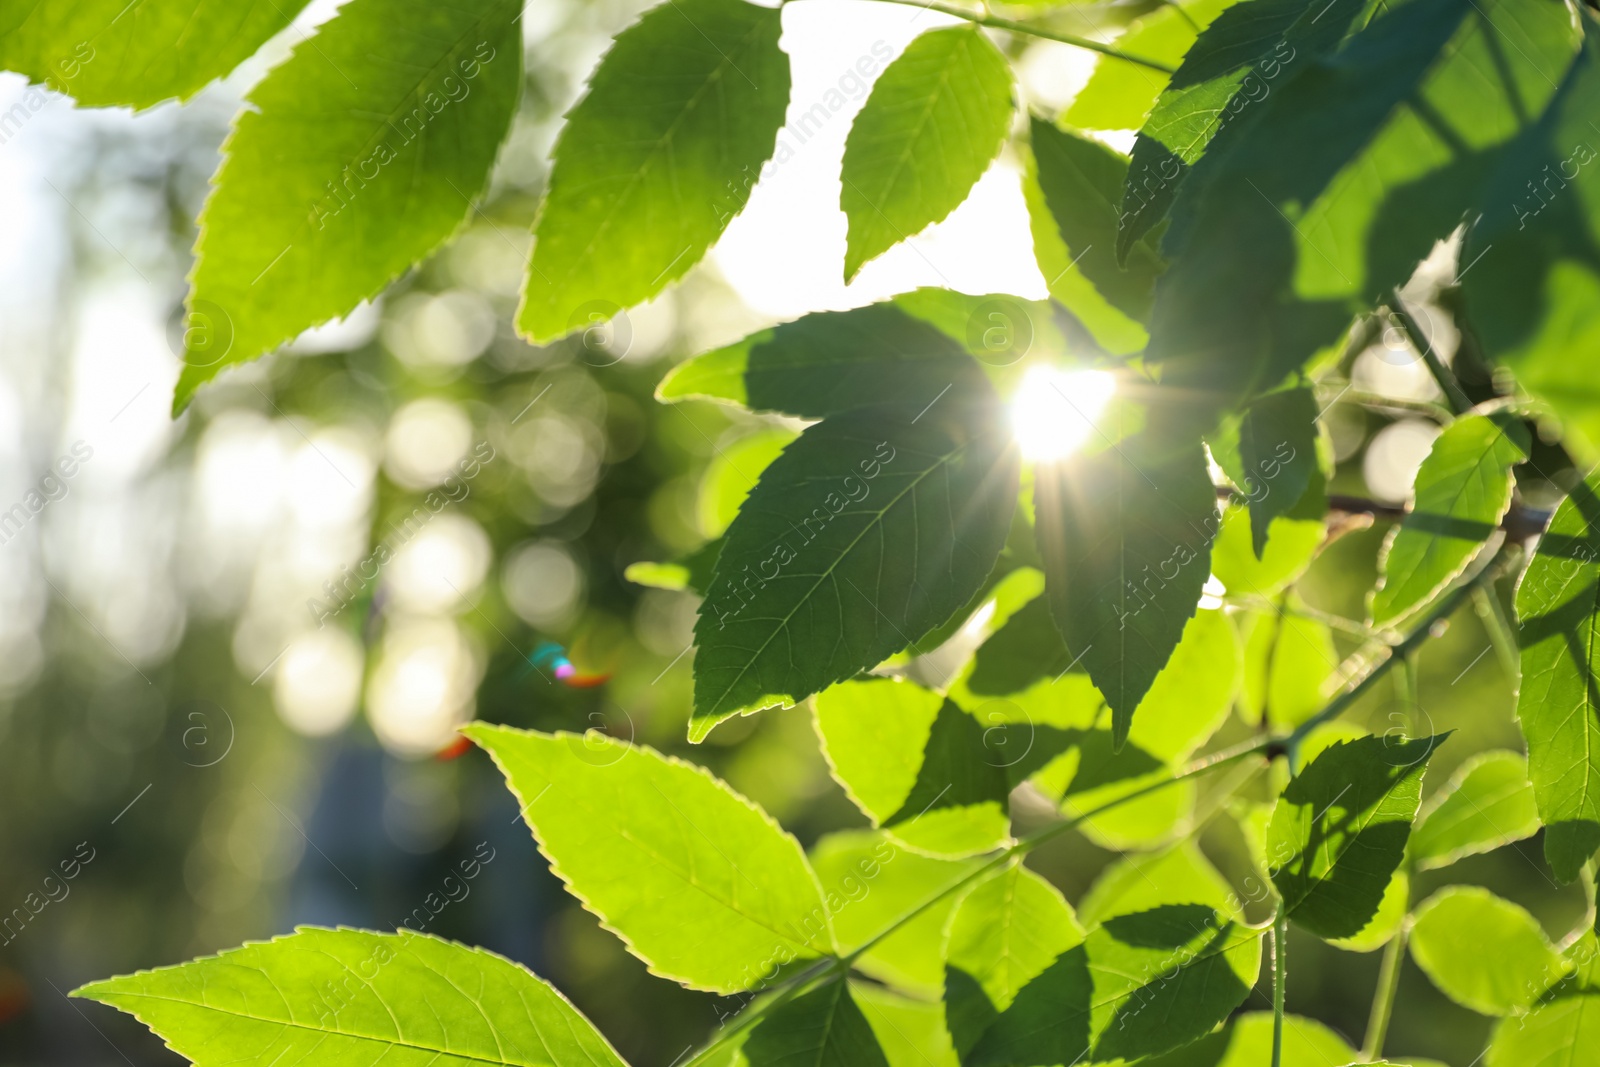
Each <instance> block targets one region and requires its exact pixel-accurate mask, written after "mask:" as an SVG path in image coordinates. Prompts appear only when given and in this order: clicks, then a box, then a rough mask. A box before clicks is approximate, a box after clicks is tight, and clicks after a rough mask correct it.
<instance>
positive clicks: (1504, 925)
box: [1411, 885, 1566, 1015]
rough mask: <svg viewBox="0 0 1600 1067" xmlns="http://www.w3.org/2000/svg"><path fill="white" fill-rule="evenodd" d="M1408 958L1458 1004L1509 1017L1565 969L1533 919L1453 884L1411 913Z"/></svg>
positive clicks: (1474, 890)
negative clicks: (1415, 914) (1412, 920)
mask: <svg viewBox="0 0 1600 1067" xmlns="http://www.w3.org/2000/svg"><path fill="white" fill-rule="evenodd" d="M1411 955H1412V958H1413V959H1415V960H1416V961H1417V966H1418V967H1421V968H1422V970H1423V971H1424V973H1426V974H1427V976H1428V977H1429V979H1431V980H1432V981H1433V984H1434V985H1436V986H1438V987H1439V989H1440V990H1441V991H1442V992H1443V993H1444V994H1445V995H1446V996H1448V997H1449V998H1450V999H1451V1000H1453V1001H1455V1002H1456V1003H1457V1004H1461V1005H1463V1006H1465V1007H1468V1008H1471V1009H1472V1010H1473V1011H1476V1012H1481V1013H1483V1014H1484V1015H1512V1014H1515V1013H1517V1012H1519V1011H1521V1010H1523V1009H1524V1008H1527V1007H1529V1006H1530V1005H1531V1004H1532V1003H1533V1002H1534V999H1535V998H1536V997H1537V996H1538V995H1539V994H1540V993H1541V992H1543V991H1544V990H1545V989H1547V988H1549V986H1550V985H1551V984H1552V983H1553V982H1554V981H1555V980H1556V979H1557V978H1559V977H1560V976H1561V974H1562V972H1563V971H1564V970H1565V969H1566V967H1565V964H1564V963H1563V961H1562V959H1561V955H1560V954H1559V953H1558V952H1556V950H1555V949H1554V948H1553V947H1552V946H1551V944H1550V941H1549V939H1548V938H1546V937H1545V935H1544V931H1543V930H1542V929H1540V927H1539V923H1538V921H1537V920H1535V919H1534V917H1533V916H1532V915H1529V914H1528V913H1527V912H1526V911H1524V910H1523V909H1521V908H1519V907H1517V905H1515V904H1513V903H1511V902H1510V901H1509V900H1502V899H1501V898H1500V897H1497V896H1495V895H1494V894H1493V893H1491V892H1489V891H1488V890H1487V889H1480V888H1478V887H1477V886H1465V885H1453V886H1450V887H1448V888H1446V889H1441V890H1440V891H1439V892H1437V893H1435V894H1434V895H1433V896H1431V897H1429V898H1428V900H1427V901H1426V902H1424V903H1423V905H1422V906H1421V907H1420V908H1418V909H1417V916H1416V920H1415V921H1414V922H1413V924H1412V927H1411Z"/></svg>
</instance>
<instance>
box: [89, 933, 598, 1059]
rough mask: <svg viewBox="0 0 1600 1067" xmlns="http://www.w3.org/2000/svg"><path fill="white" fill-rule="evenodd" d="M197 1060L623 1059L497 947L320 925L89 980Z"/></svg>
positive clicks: (104, 999) (98, 995)
mask: <svg viewBox="0 0 1600 1067" xmlns="http://www.w3.org/2000/svg"><path fill="white" fill-rule="evenodd" d="M73 996H79V997H87V998H89V999H90V1000H98V1001H100V1002H101V1003H103V1004H110V1005H111V1006H112V1007H114V1008H120V1009H121V1010H123V1011H125V1012H127V1013H128V1014H130V1015H132V1016H134V1017H135V1018H137V1019H138V1020H139V1021H140V1022H142V1023H144V1024H145V1025H146V1026H148V1027H150V1029H152V1030H154V1031H155V1032H156V1033H157V1034H158V1035H160V1036H161V1038H162V1039H163V1040H164V1041H166V1043H167V1044H168V1045H169V1046H170V1047H171V1048H172V1049H173V1050H174V1051H176V1052H177V1053H178V1054H180V1055H182V1056H184V1057H186V1058H187V1059H189V1060H192V1061H193V1062H194V1063H195V1064H197V1065H198V1067H222V1065H224V1064H230V1065H242V1067H272V1065H274V1064H283V1063H304V1062H315V1063H318V1064H326V1065H327V1067H368V1065H369V1064H373V1063H376V1062H378V1061H379V1060H383V1061H385V1062H392V1063H395V1064H423V1063H429V1064H437V1065H439V1067H468V1065H470V1064H507V1065H511V1064H515V1065H518V1067H624V1064H623V1062H622V1059H621V1058H620V1057H619V1056H618V1055H617V1054H616V1053H615V1052H614V1051H612V1048H611V1046H610V1045H609V1044H607V1043H606V1039H605V1038H603V1037H601V1036H600V1033H599V1032H598V1031H597V1030H595V1028H594V1027H593V1026H591V1025H590V1023H589V1020H587V1019H585V1018H584V1017H583V1016H582V1015H580V1014H578V1011H577V1009H576V1008H574V1007H573V1006H572V1005H571V1004H569V1003H568V1002H567V999H566V998H565V997H563V996H562V995H561V994H560V993H558V992H556V990H555V989H554V988H552V987H551V986H550V985H549V984H548V983H546V982H544V981H542V980H541V979H539V978H537V977H535V976H534V975H532V974H530V973H529V972H528V971H527V970H525V969H524V968H522V967H521V966H519V965H518V964H515V963H512V962H511V961H510V960H508V959H505V958H504V957H501V956H496V955H495V954H493V953H492V952H486V951H484V950H483V949H474V948H466V947H464V946H462V945H458V944H455V943H454V942H452V941H443V940H440V939H439V938H436V937H433V936H431V935H427V934H415V933H412V932H411V931H409V930H402V931H401V932H400V933H397V934H375V933H368V932H366V931H364V930H324V929H319V928H317V927H310V926H302V927H300V928H299V929H298V930H296V931H295V932H294V933H293V934H289V935H287V936H285V937H277V938H273V939H272V940H271V941H258V942H254V943H252V944H248V945H245V946H244V947H242V948H236V949H230V950H228V951H226V952H222V953H219V954H217V955H215V956H205V957H202V958H200V959H197V960H193V961H191V962H189V963H182V964H179V965H177V966H175V967H162V968H159V969H157V970H153V971H140V972H139V973H137V974H130V975H124V976H123V977H121V978H110V979H107V980H105V981H103V982H91V983H89V984H88V985H86V986H83V987H82V988H80V989H78V990H75V991H74V993H73Z"/></svg>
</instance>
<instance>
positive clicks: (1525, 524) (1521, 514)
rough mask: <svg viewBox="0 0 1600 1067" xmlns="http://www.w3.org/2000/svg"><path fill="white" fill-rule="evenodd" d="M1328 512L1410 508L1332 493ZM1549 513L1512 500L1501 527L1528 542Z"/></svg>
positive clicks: (1399, 514)
mask: <svg viewBox="0 0 1600 1067" xmlns="http://www.w3.org/2000/svg"><path fill="white" fill-rule="evenodd" d="M1216 490H1217V499H1218V500H1226V501H1228V502H1230V503H1234V504H1244V503H1248V502H1249V498H1248V497H1247V496H1246V495H1245V494H1244V493H1241V492H1240V491H1239V490H1237V489H1235V488H1234V487H1233V486H1231V485H1219V486H1217V487H1216ZM1328 512H1329V513H1330V514H1342V515H1371V516H1372V517H1373V518H1375V519H1383V520H1384V521H1386V522H1399V521H1400V520H1401V519H1403V518H1405V517H1406V516H1407V515H1408V514H1410V512H1411V509H1410V508H1408V507H1406V506H1405V505H1403V504H1385V503H1383V502H1381V501H1378V500H1372V499H1369V498H1367V497H1362V496H1348V495H1346V494H1344V493H1329V494H1328ZM1550 515H1551V512H1549V511H1547V510H1545V509H1544V508H1530V507H1528V506H1527V505H1525V504H1519V503H1513V504H1512V505H1511V507H1510V508H1509V509H1508V510H1507V511H1506V514H1505V517H1504V518H1502V519H1501V520H1500V529H1502V530H1504V531H1505V532H1506V537H1507V538H1508V539H1509V540H1512V541H1517V542H1521V541H1526V540H1527V539H1528V538H1530V537H1533V536H1534V535H1535V534H1540V533H1543V532H1544V528H1545V527H1546V526H1548V525H1550Z"/></svg>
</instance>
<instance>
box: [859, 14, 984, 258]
mask: <svg viewBox="0 0 1600 1067" xmlns="http://www.w3.org/2000/svg"><path fill="white" fill-rule="evenodd" d="M1011 106H1012V105H1011V64H1010V63H1008V62H1007V61H1006V57H1005V56H1004V55H1002V54H1001V53H1000V50H999V49H998V48H996V47H995V46H994V42H992V41H990V40H989V38H988V37H987V36H985V34H984V32H983V30H982V29H980V28H979V27H977V26H975V25H972V24H970V23H969V24H964V25H960V26H951V27H949V28H947V29H942V30H932V31H930V32H928V33H924V34H922V35H921V36H920V37H918V38H917V39H916V40H914V41H912V42H911V45H910V47H908V48H907V49H906V50H905V51H904V52H903V53H901V55H900V57H899V58H898V59H896V60H895V61H894V62H893V63H890V64H889V66H888V67H887V68H886V69H885V70H884V72H883V73H882V74H880V75H879V76H878V80H877V82H876V83H874V84H873V86H872V95H871V96H869V97H867V102H866V105H865V106H863V107H862V109H861V113H860V114H859V115H857V116H856V120H855V124H854V125H853V126H851V127H850V136H849V138H848V139H847V140H846V141H845V145H844V165H843V169H842V171H841V173H840V190H839V207H840V209H841V210H843V211H844V213H845V218H846V219H848V220H849V232H848V235H847V237H846V241H845V256H844V280H845V281H846V282H848V281H850V280H851V279H852V278H854V277H855V276H856V272H857V271H859V270H860V269H861V266H862V264H864V263H866V262H867V261H868V260H870V259H873V258H874V257H876V256H878V255H881V254H882V253H884V252H886V251H888V250H889V249H891V248H893V247H894V246H895V245H897V244H899V243H900V242H901V241H903V240H905V239H906V238H908V237H910V236H912V235H913V234H916V233H918V232H920V231H921V230H923V229H924V228H925V227H927V226H928V225H929V224H930V223H935V222H938V221H940V220H941V219H943V218H944V217H945V216H946V215H948V214H950V212H952V211H954V210H955V209H956V208H957V207H958V206H960V204H961V202H962V201H963V200H965V199H966V198H967V194H968V193H969V192H971V191H972V187H973V185H974V184H976V183H977V181H978V179H979V178H981V177H983V172H984V171H986V170H988V169H989V164H990V163H991V162H993V161H994V158H995V156H997V155H998V154H999V153H1000V146H1001V145H1002V144H1004V143H1005V139H1006V132H1007V131H1008V130H1009V129H1010V127H1011Z"/></svg>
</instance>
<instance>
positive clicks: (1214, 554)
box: [1211, 504, 1328, 598]
mask: <svg viewBox="0 0 1600 1067" xmlns="http://www.w3.org/2000/svg"><path fill="white" fill-rule="evenodd" d="M1250 521H1251V520H1250V514H1249V511H1248V509H1246V508H1244V507H1243V506H1241V505H1238V504H1228V505H1227V506H1226V507H1225V508H1224V510H1223V515H1222V528H1221V530H1220V531H1218V533H1217V540H1216V542H1215V543H1214V544H1213V545H1212V546H1211V573H1212V574H1214V575H1215V576H1216V578H1217V581H1219V582H1221V583H1222V587H1223V588H1224V589H1226V590H1227V591H1228V592H1230V593H1236V594H1237V593H1243V594H1247V595H1251V596H1263V597H1268V598H1271V597H1276V596H1277V595H1278V594H1279V593H1281V592H1283V590H1284V589H1286V588H1288V587H1289V586H1290V585H1292V584H1293V583H1294V582H1295V580H1296V579H1298V578H1299V577H1300V576H1301V575H1302V574H1304V573H1305V571H1306V568H1307V567H1309V566H1311V561H1312V560H1313V559H1315V558H1316V555H1317V552H1318V550H1319V549H1321V548H1322V542H1323V540H1324V539H1325V538H1326V537H1327V534H1328V524H1327V523H1326V522H1324V521H1323V520H1322V519H1320V518H1315V519H1301V518H1291V517H1289V516H1283V517H1281V518H1276V519H1273V520H1272V524H1271V525H1270V526H1269V527H1268V528H1267V543H1266V547H1265V548H1264V550H1263V551H1262V553H1261V556H1260V558H1257V557H1256V553H1255V546H1254V544H1253V535H1252V534H1251V531H1250Z"/></svg>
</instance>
